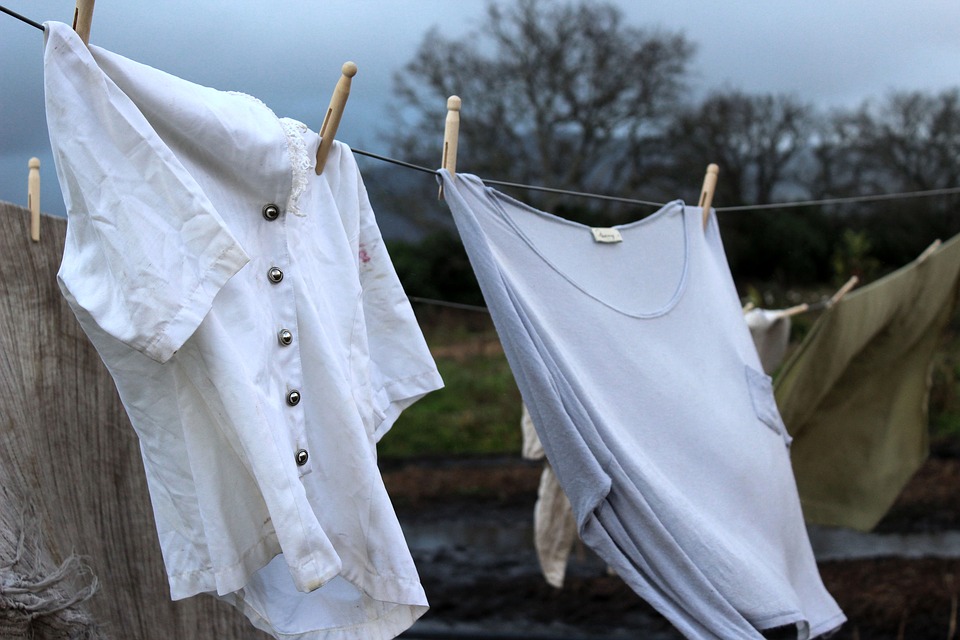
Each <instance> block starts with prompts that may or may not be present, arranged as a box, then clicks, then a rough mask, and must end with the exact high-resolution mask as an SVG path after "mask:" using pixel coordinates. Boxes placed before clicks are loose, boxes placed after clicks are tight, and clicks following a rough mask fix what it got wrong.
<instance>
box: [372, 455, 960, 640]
mask: <svg viewBox="0 0 960 640" xmlns="http://www.w3.org/2000/svg"><path fill="white" fill-rule="evenodd" d="M954 453H955V452H952V451H948V450H944V448H942V447H941V448H939V450H938V451H937V454H936V455H934V456H933V457H931V459H930V460H929V461H928V462H927V464H926V465H925V466H924V467H923V469H921V471H920V472H918V474H917V475H916V476H915V477H914V478H913V480H912V481H911V483H910V484H909V485H908V486H907V488H906V489H905V491H904V492H903V494H902V495H901V496H900V499H899V500H898V502H897V504H896V505H895V506H894V508H893V509H892V510H891V512H890V513H889V514H888V516H887V517H886V518H885V519H884V520H883V522H882V523H881V524H880V526H879V527H878V528H877V532H878V533H929V532H934V531H948V530H960V491H958V488H960V457H956V456H955V455H953V454H954ZM383 468H384V479H385V482H386V484H387V488H388V490H389V491H390V494H391V496H393V498H394V504H395V505H396V507H397V512H398V514H399V516H400V520H401V523H402V524H403V526H404V530H405V532H407V536H408V541H409V542H410V546H411V549H413V551H414V556H415V559H416V561H417V566H418V569H419V570H420V573H421V577H422V579H423V582H424V585H425V588H426V590H427V596H428V597H429V599H430V602H431V610H430V612H429V613H428V614H427V615H426V616H425V617H424V618H423V620H422V621H421V622H420V623H418V625H417V626H415V627H414V629H413V630H411V632H408V637H411V638H416V637H420V638H442V637H452V636H453V635H461V636H464V635H465V636H466V637H482V635H483V634H486V633H494V634H498V635H500V636H502V637H511V636H513V637H517V638H520V637H522V638H526V639H528V640H535V639H537V638H571V639H573V638H576V639H581V638H619V637H623V638H647V639H653V640H667V639H676V638H680V637H681V636H680V635H679V634H678V633H677V632H676V631H674V630H673V629H672V628H671V626H670V625H669V624H668V623H667V622H666V621H665V620H663V619H662V618H661V617H660V616H659V615H658V614H657V613H656V612H655V611H653V610H652V609H651V607H649V606H648V605H646V604H645V603H644V602H643V601H642V600H640V598H639V597H637V596H636V595H635V594H634V593H633V592H632V591H631V590H630V589H629V588H627V587H626V586H625V585H624V584H623V583H622V582H621V581H620V580H619V579H618V578H616V577H612V576H609V575H607V573H606V571H605V569H604V566H603V564H602V563H601V562H599V561H598V560H597V559H596V558H595V557H593V556H592V554H591V553H590V552H589V551H588V550H586V549H582V548H581V549H578V550H577V551H575V553H574V555H573V557H572V559H571V566H570V568H569V570H568V574H567V583H566V585H565V587H564V589H562V590H560V591H557V590H555V589H553V588H551V587H549V586H548V585H547V584H546V583H545V582H544V581H543V579H542V577H541V576H540V574H539V568H538V566H537V561H536V555H535V552H534V550H533V545H532V542H531V541H530V538H529V537H528V536H529V535H530V520H531V519H532V508H533V503H534V501H535V499H536V487H537V482H538V479H539V474H540V466H539V464H534V463H529V462H524V461H522V460H520V459H519V458H517V459H507V458H499V459H474V460H412V461H404V462H393V463H391V462H390V461H385V462H384V463H383ZM820 571H821V575H822V577H823V580H824V582H825V584H826V586H827V588H828V589H829V591H830V592H831V593H832V594H833V596H834V597H835V598H836V600H837V601H838V603H839V604H840V606H841V607H842V608H843V609H844V611H845V613H846V614H847V617H848V619H849V622H848V623H847V624H846V625H844V627H843V628H842V629H841V630H840V632H839V633H838V634H837V635H835V636H834V638H839V639H843V640H846V639H863V640H869V639H877V640H884V639H887V638H891V639H895V638H905V639H917V640H925V639H927V638H931V639H932V638H936V639H937V640H944V639H948V640H949V639H951V638H954V637H956V625H957V598H958V593H960V559H939V558H913V559H906V558H874V559H868V560H845V561H830V562H822V563H821V564H820Z"/></svg>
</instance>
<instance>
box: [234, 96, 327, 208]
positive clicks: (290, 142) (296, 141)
mask: <svg viewBox="0 0 960 640" xmlns="http://www.w3.org/2000/svg"><path fill="white" fill-rule="evenodd" d="M226 93H228V94H229V95H232V96H239V97H241V98H246V99H247V100H252V101H253V102H255V103H257V104H258V105H260V106H261V107H263V108H264V109H266V110H267V111H269V112H270V115H272V116H273V117H274V118H277V114H275V113H274V112H273V109H271V108H270V107H268V106H267V105H266V104H264V103H263V101H262V100H260V99H259V98H257V97H255V96H251V95H250V94H247V93H243V92H240V91H227V92H226ZM277 121H278V122H279V123H280V126H281V127H283V135H284V137H285V138H286V139H287V153H288V155H289V157H290V172H291V174H292V176H293V183H292V185H291V188H290V197H289V198H287V206H286V211H287V212H288V213H292V214H294V215H296V216H306V213H305V212H303V211H301V210H300V196H302V195H303V192H304V191H305V190H306V189H307V184H308V176H309V175H310V174H309V172H310V171H311V170H312V169H313V163H311V162H310V155H309V154H308V153H307V145H306V144H305V143H304V142H303V134H305V133H306V132H307V131H308V129H307V125H305V124H303V123H302V122H298V121H297V120H294V119H292V118H277Z"/></svg>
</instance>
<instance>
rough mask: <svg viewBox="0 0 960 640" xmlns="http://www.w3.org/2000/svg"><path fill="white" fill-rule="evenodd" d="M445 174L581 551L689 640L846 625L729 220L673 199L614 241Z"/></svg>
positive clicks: (811, 632)
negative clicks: (804, 508)
mask: <svg viewBox="0 0 960 640" xmlns="http://www.w3.org/2000/svg"><path fill="white" fill-rule="evenodd" d="M441 175H442V179H443V188H444V197H445V199H446V202H447V203H448V204H449V206H450V210H451V211H452V212H453V215H454V220H455V222H456V224H457V228H458V229H459V231H460V235H461V237H462V238H463V241H464V246H465V247H466V250H467V255H468V256H469V257H470V262H471V264H472V266H473V268H474V270H475V272H476V274H477V279H478V281H479V283H480V287H481V289H482V290H483V295H484V299H485V300H486V302H487V305H488V307H489V309H490V313H491V317H492V318H493V320H494V324H495V326H496V328H497V332H498V334H499V335H500V338H501V341H502V342H503V346H504V352H505V353H506V355H507V359H508V361H509V363H510V368H511V370H512V371H513V373H514V377H515V378H516V380H517V384H518V386H519V388H520V391H521V394H522V395H523V401H524V402H525V403H526V405H527V408H528V409H529V411H530V416H531V418H532V420H533V426H534V427H535V428H536V430H537V433H538V434H539V436H540V441H541V442H542V444H543V448H544V451H545V452H546V455H547V459H548V460H549V461H550V464H551V466H552V467H553V469H554V470H555V472H556V474H557V478H558V479H559V481H560V484H561V486H562V487H563V490H564V493H565V494H566V495H567V496H568V497H569V498H570V502H571V504H572V506H573V511H574V514H575V515H576V519H577V525H578V527H579V533H580V537H581V539H582V540H583V541H584V542H585V543H586V544H587V545H589V546H590V547H591V548H592V549H593V550H594V551H596V552H597V554H598V555H599V556H600V557H601V558H603V559H604V560H605V561H606V562H607V563H608V564H609V565H611V566H612V567H613V568H614V569H615V570H616V572H617V574H618V575H619V576H620V577H621V578H623V580H624V581H625V582H626V583H627V584H629V585H630V586H631V587H632V588H633V589H634V590H635V591H636V592H637V593H638V594H640V595H641V596H642V597H643V598H645V599H646V600H647V601H649V602H650V603H651V604H652V605H653V606H655V607H656V608H657V609H658V610H659V611H660V612H661V613H663V614H664V615H665V616H666V617H667V618H669V619H670V621H671V622H672V623H673V624H674V625H675V626H676V627H677V628H678V629H680V630H681V631H682V632H683V633H684V634H685V635H686V636H687V637H689V638H722V639H726V638H757V639H759V638H761V637H762V636H761V634H760V632H759V631H758V630H762V629H770V628H774V627H778V626H789V625H795V626H796V628H797V631H798V637H800V638H808V637H811V636H816V635H818V634H821V633H826V632H829V631H830V630H832V629H834V628H836V627H837V626H838V625H840V623H841V622H843V620H844V616H843V613H842V612H841V611H840V609H839V608H838V607H837V605H836V603H835V602H834V600H833V598H831V597H830V594H829V593H827V591H826V589H824V587H823V583H822V581H821V580H820V576H819V573H818V571H817V566H816V563H815V561H814V558H813V553H812V550H811V548H810V542H809V540H808V539H807V533H806V529H805V527H804V522H803V516H802V514H801V512H800V502H799V499H798V497H797V489H796V484H795V482H794V478H793V473H792V471H791V468H790V458H789V452H788V448H787V436H786V431H785V429H784V426H783V422H782V420H781V419H780V415H779V413H778V412H777V407H776V404H775V401H774V398H773V391H772V387H771V384H770V378H769V377H768V376H766V375H764V374H763V373H762V372H761V371H760V362H759V359H758V357H757V351H756V349H755V348H754V346H753V343H752V342H751V339H750V334H749V332H748V331H747V327H746V323H744V321H743V313H742V311H741V308H740V302H739V300H738V298H737V293H736V289H735V288H734V285H733V279H732V278H731V276H730V271H729V267H728V266H727V262H726V257H725V256H724V252H723V247H722V244H721V242H720V235H719V231H718V228H717V225H716V221H715V216H711V217H710V224H709V225H708V227H707V229H706V230H704V229H703V227H702V224H701V209H700V208H699V207H687V206H684V205H683V203H680V202H674V203H671V204H668V205H666V206H665V207H664V208H663V209H661V210H660V211H658V212H657V213H655V214H653V215H652V216H650V217H648V218H645V219H643V220H639V221H637V222H633V223H630V224H627V225H622V226H618V227H616V233H614V232H609V231H607V232H602V233H598V234H597V235H598V236H600V237H602V238H612V237H615V236H617V235H618V234H619V236H620V237H622V242H616V243H599V242H596V241H595V240H594V237H595V236H594V235H593V233H592V232H591V231H592V230H591V229H590V228H589V227H585V226H583V225H580V224H577V223H574V222H571V221H568V220H564V219H561V218H558V217H556V216H552V215H550V214H548V213H545V212H542V211H537V210H535V209H533V208H531V207H529V206H526V205H524V204H523V203H520V202H517V201H516V200H513V199H511V198H509V197H508V196H505V195H504V194H502V193H499V192H497V191H495V190H493V189H489V188H487V187H485V186H484V185H483V183H482V182H481V181H480V180H479V179H478V178H477V177H476V176H472V175H469V174H457V176H456V179H451V177H450V174H449V173H448V172H446V171H441Z"/></svg>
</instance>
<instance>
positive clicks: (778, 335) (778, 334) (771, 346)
mask: <svg viewBox="0 0 960 640" xmlns="http://www.w3.org/2000/svg"><path fill="white" fill-rule="evenodd" d="M743 319H744V320H746V322H747V327H749V328H750V336H751V337H752V338H753V344H754V345H755V346H756V347H757V354H758V355H759V356H760V364H761V365H762V366H763V372H764V373H766V374H768V375H773V372H774V371H776V370H777V367H779V366H780V363H781V362H783V356H784V355H785V354H786V353H787V346H788V345H789V344H790V324H791V322H790V316H788V315H785V314H784V313H783V310H782V309H780V310H777V309H750V310H749V311H747V312H746V313H745V314H743Z"/></svg>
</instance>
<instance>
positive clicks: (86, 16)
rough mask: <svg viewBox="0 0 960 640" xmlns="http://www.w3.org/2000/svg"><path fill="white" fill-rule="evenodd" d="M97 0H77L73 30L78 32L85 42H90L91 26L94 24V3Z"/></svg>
mask: <svg viewBox="0 0 960 640" xmlns="http://www.w3.org/2000/svg"><path fill="white" fill-rule="evenodd" d="M94 2H96V0H77V8H76V9H75V10H74V12H73V30H74V31H76V32H77V35H78V36H80V39H81V40H83V44H90V27H91V25H93V5H94Z"/></svg>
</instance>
